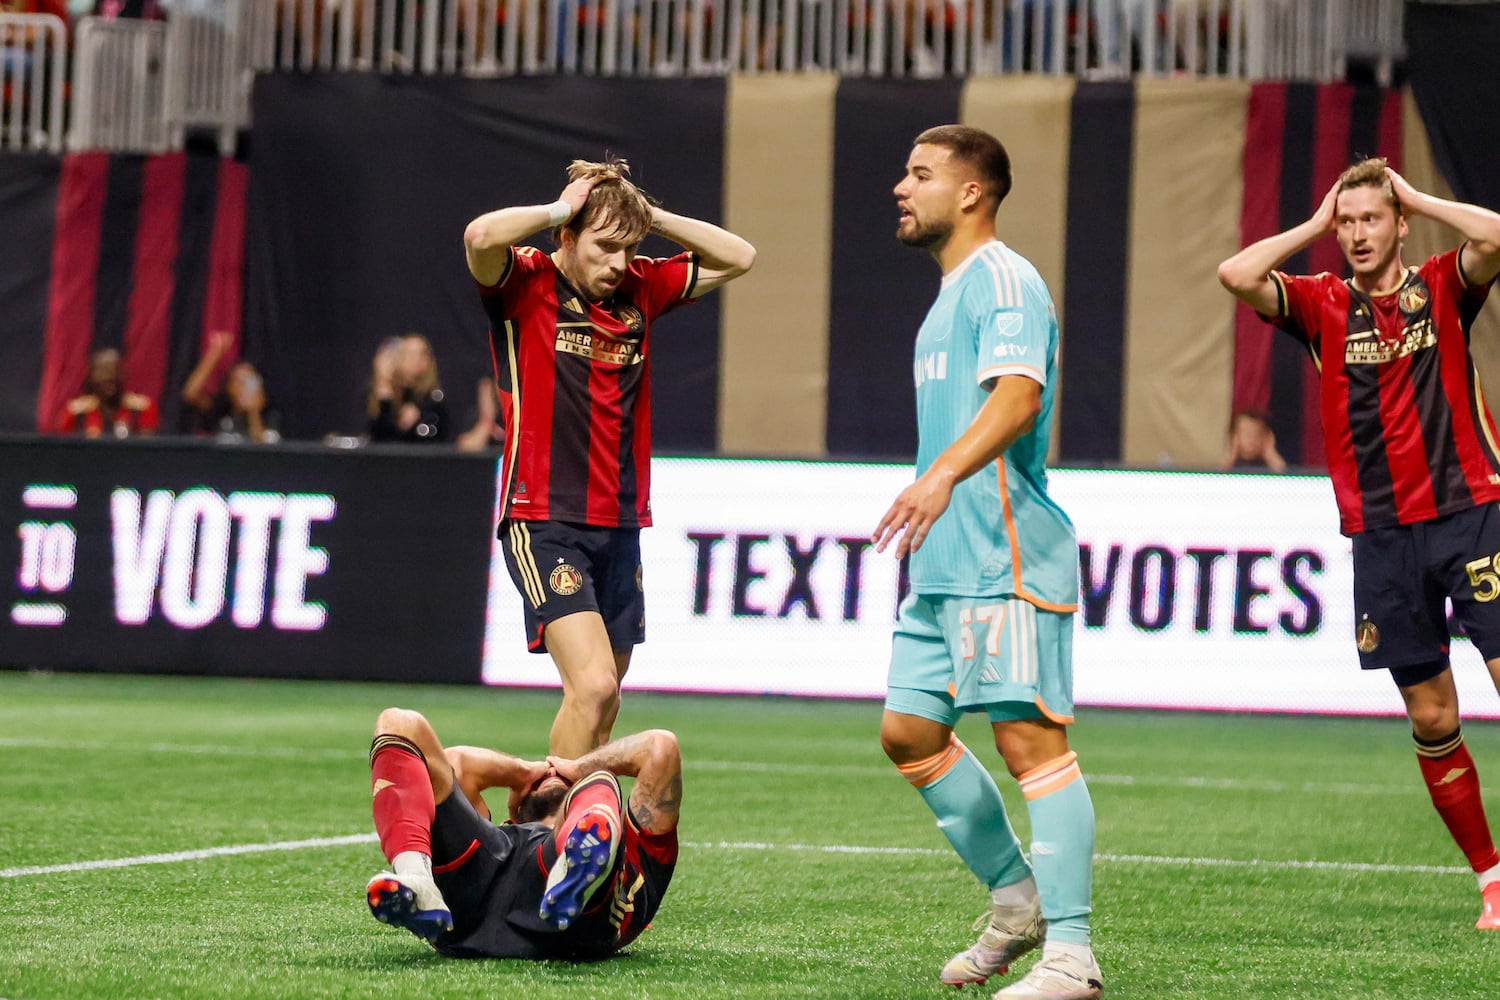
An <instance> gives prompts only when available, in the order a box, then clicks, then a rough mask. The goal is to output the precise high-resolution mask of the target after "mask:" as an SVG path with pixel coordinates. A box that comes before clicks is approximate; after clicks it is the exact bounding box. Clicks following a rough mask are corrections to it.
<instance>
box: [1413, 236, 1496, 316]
mask: <svg viewBox="0 0 1500 1000" xmlns="http://www.w3.org/2000/svg"><path fill="white" fill-rule="evenodd" d="M1424 270H1427V271H1428V272H1429V273H1428V275H1427V276H1426V277H1427V280H1428V282H1429V283H1430V282H1433V281H1439V282H1441V283H1443V284H1445V285H1448V286H1449V287H1450V288H1451V289H1452V290H1453V292H1454V294H1455V295H1457V296H1458V297H1459V298H1460V299H1461V300H1462V301H1463V303H1464V304H1465V305H1470V304H1472V305H1475V306H1478V305H1481V304H1483V302H1484V300H1485V299H1486V298H1488V297H1489V294H1490V285H1491V284H1492V282H1485V283H1484V284H1479V283H1477V282H1472V281H1470V280H1469V276H1468V275H1467V274H1465V273H1464V258H1463V247H1457V248H1456V249H1453V250H1449V251H1448V252H1447V253H1440V254H1437V255H1435V256H1434V257H1433V258H1432V259H1431V260H1430V261H1428V266H1427V267H1426V268H1425V269H1424Z"/></svg>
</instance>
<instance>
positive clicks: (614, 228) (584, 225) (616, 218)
mask: <svg viewBox="0 0 1500 1000" xmlns="http://www.w3.org/2000/svg"><path fill="white" fill-rule="evenodd" d="M589 177H597V178H599V183H597V184H595V185H594V187H593V189H592V190H590V191H589V196H588V200H587V201H585V202H584V203H583V208H581V209H579V210H578V212H577V213H576V214H575V215H574V216H573V218H571V219H569V220H568V221H567V223H566V224H564V225H562V226H559V227H558V228H557V231H556V232H555V233H554V236H555V238H556V239H557V241H558V242H561V239H562V232H563V230H565V229H566V230H568V231H570V232H572V233H573V235H574V236H577V235H578V234H579V233H581V232H583V231H584V230H585V229H591V228H593V227H594V226H596V225H598V226H599V227H600V229H601V230H605V232H604V235H607V236H609V237H610V238H611V239H616V240H619V241H620V242H621V243H626V244H631V243H639V242H640V241H641V240H643V239H645V238H646V234H647V233H649V232H650V231H651V223H652V216H651V206H652V205H654V204H655V203H656V202H655V201H654V199H652V197H651V196H650V195H648V194H647V193H646V192H645V191H642V190H641V189H640V187H638V186H637V185H636V184H635V182H633V181H631V180H630V164H629V163H627V162H626V161H625V160H623V159H621V158H620V157H617V156H614V155H613V154H609V153H606V154H605V157H604V160H603V162H594V161H591V160H574V161H573V162H572V163H570V164H568V182H569V183H572V182H573V181H576V180H580V179H583V178H589ZM606 227H607V228H606Z"/></svg>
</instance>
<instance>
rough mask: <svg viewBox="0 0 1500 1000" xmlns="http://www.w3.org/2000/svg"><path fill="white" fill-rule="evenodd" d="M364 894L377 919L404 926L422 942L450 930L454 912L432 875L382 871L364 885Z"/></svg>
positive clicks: (384, 922) (431, 939) (396, 925)
mask: <svg viewBox="0 0 1500 1000" xmlns="http://www.w3.org/2000/svg"><path fill="white" fill-rule="evenodd" d="M365 897H366V899H367V900H368V902H369V904H370V913H371V914H372V915H374V917H375V919H376V920H379V921H380V922H381V923H383V924H391V925H393V926H395V927H405V928H406V929H407V930H409V931H411V932H412V933H413V934H415V935H416V936H417V937H419V938H421V939H422V940H423V941H429V942H430V941H436V940H437V939H438V937H439V936H440V935H441V934H442V933H443V932H444V931H451V930H452V929H453V914H451V913H449V912H448V904H447V902H445V901H444V899H443V894H442V892H440V891H439V890H438V887H437V883H435V882H433V881H432V879H431V878H427V877H424V876H420V875H412V874H406V875H397V874H396V873H394V872H381V873H380V874H379V875H376V876H375V877H374V878H372V879H370V883H369V885H367V886H365Z"/></svg>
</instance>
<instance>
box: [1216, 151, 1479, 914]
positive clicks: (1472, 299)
mask: <svg viewBox="0 0 1500 1000" xmlns="http://www.w3.org/2000/svg"><path fill="white" fill-rule="evenodd" d="M1414 216H1427V217H1428V218H1431V219H1435V220H1437V221H1438V222H1441V223H1443V224H1445V225H1448V226H1451V227H1452V228H1453V229H1456V230H1457V231H1458V233H1459V234H1460V235H1461V236H1462V237H1463V242H1462V243H1461V244H1460V245H1459V246H1458V247H1457V248H1456V249H1453V250H1449V251H1447V252H1446V253H1440V254H1437V255H1435V256H1433V257H1430V258H1428V259H1427V260H1425V261H1423V262H1422V263H1421V264H1419V265H1417V266H1414V267H1409V266H1407V265H1406V264H1405V263H1404V262H1403V261H1402V256H1401V244H1402V240H1403V239H1404V238H1405V237H1406V234H1407V223H1406V220H1407V219H1408V218H1410V217H1414ZM1330 235H1331V236H1333V237H1335V238H1336V239H1337V240H1338V243H1339V249H1340V250H1342V251H1343V254H1344V259H1345V260H1346V261H1347V262H1348V264H1349V268H1350V271H1351V272H1352V277H1350V278H1348V279H1340V278H1338V277H1337V276H1335V275H1332V274H1328V273H1326V272H1325V273H1323V274H1315V275H1293V274H1287V273H1285V272H1283V271H1280V270H1277V268H1279V267H1280V266H1281V264H1282V263H1283V262H1285V261H1286V260H1287V258H1289V257H1291V256H1292V255H1293V254H1295V253H1297V252H1299V251H1300V250H1302V249H1304V248H1305V247H1308V246H1311V245H1312V244H1313V243H1315V242H1316V241H1318V240H1320V239H1323V238H1325V237H1327V236H1330ZM1496 274H1500V215H1497V214H1496V213H1494V212H1491V211H1489V210H1487V209H1483V208H1479V207H1477V206H1475V205H1466V204H1462V203H1460V202H1455V201H1448V200H1445V199H1442V198H1436V197H1434V196H1432V195H1430V194H1425V193H1423V192H1421V191H1418V190H1416V189H1415V188H1414V187H1412V186H1411V184H1409V183H1408V182H1407V181H1406V179H1405V178H1403V177H1402V176H1401V175H1400V174H1398V173H1396V172H1395V171H1394V170H1391V169H1390V168H1389V167H1388V166H1387V165H1386V162H1385V160H1382V159H1368V160H1364V161H1362V162H1360V163H1357V164H1355V165H1354V166H1352V167H1350V168H1349V169H1347V170H1345V171H1344V172H1343V173H1342V174H1341V175H1340V176H1339V178H1338V180H1337V181H1335V182H1334V184H1333V186H1332V187H1331V188H1329V189H1328V193H1327V194H1326V195H1324V197H1323V201H1322V204H1320V205H1319V206H1318V209H1317V211H1316V212H1314V213H1313V215H1312V217H1311V218H1309V219H1308V220H1307V221H1306V222H1303V223H1301V224H1300V225H1298V226H1295V227H1293V228H1291V229H1289V230H1287V231H1286V232H1284V233H1279V234H1277V235H1275V236H1271V237H1268V238H1267V239H1264V240H1261V241H1259V242H1257V243H1254V244H1251V245H1250V246H1248V247H1246V248H1245V249H1244V250H1241V251H1240V252H1239V253H1237V254H1235V255H1234V256H1233V257H1231V258H1229V259H1228V260H1226V261H1224V262H1223V263H1222V264H1220V265H1219V280H1220V281H1221V282H1222V283H1223V284H1224V287H1225V288H1227V289H1228V290H1229V291H1230V292H1232V293H1233V294H1234V295H1235V296H1236V297H1237V298H1239V299H1240V300H1241V301H1243V302H1246V303H1248V304H1249V305H1250V306H1252V307H1253V308H1254V309H1255V310H1256V312H1258V313H1260V314H1261V315H1262V316H1263V317H1264V318H1266V319H1267V320H1269V321H1270V322H1272V323H1274V324H1275V325H1276V326H1277V327H1279V328H1280V329H1282V330H1284V331H1285V332H1287V333H1288V334H1290V335H1291V336H1292V337H1294V338H1296V340H1297V341H1298V342H1299V343H1300V344H1302V346H1303V347H1305V348H1306V349H1307V351H1308V353H1310V354H1311V355H1312V358H1313V362H1314V364H1316V365H1317V366H1318V372H1319V382H1320V386H1321V393H1320V396H1321V400H1320V409H1321V413H1322V419H1323V435H1324V439H1325V443H1326V447H1327V451H1328V471H1329V475H1330V477H1331V478H1332V480H1333V490H1334V497H1335V499H1336V500H1337V501H1338V506H1339V516H1340V522H1341V527H1342V530H1343V532H1344V534H1346V535H1348V536H1350V538H1351V539H1352V542H1353V549H1354V614H1355V632H1354V636H1353V638H1354V641H1355V645H1356V648H1357V649H1358V651H1359V658H1360V665H1361V666H1362V667H1364V668H1365V669H1367V670H1377V669H1383V670H1389V671H1390V674H1391V679H1392V680H1393V681H1394V682H1395V683H1396V686H1397V688H1398V689H1399V690H1400V692H1401V697H1402V699H1403V701H1404V702H1405V704H1406V713H1407V715H1408V716H1409V717H1410V719H1411V725H1412V738H1413V740H1414V741H1415V743H1416V752H1417V761H1418V763H1419V765H1420V767H1421V771H1422V776H1423V778H1424V780H1425V783H1426V785H1427V790H1428V793H1429V794H1430V795H1431V797H1432V802H1433V805H1434V806H1436V807H1437V811H1438V814H1439V815H1440V816H1441V817H1442V819H1443V821H1444V823H1445V824H1446V825H1447V827H1448V830H1449V832H1450V833H1451V834H1452V835H1453V839H1454V840H1455V841H1456V842H1457V843H1458V846H1459V848H1460V849H1461V850H1462V851H1463V853H1464V856H1465V857H1466V858H1467V859H1468V861H1469V864H1470V866H1471V867H1472V868H1473V869H1474V871H1475V873H1476V874H1477V876H1478V879H1479V885H1480V890H1481V893H1482V913H1481V916H1480V919H1479V922H1478V925H1477V926H1478V927H1480V928H1481V929H1487V930H1500V854H1497V853H1496V851H1495V845H1494V841H1493V839H1492V837H1491V835H1490V830H1489V825H1488V822H1487V821H1486V819H1485V814H1484V803H1483V801H1482V799H1481V798H1480V791H1479V779H1478V776H1477V775H1476V773H1475V769H1474V761H1473V759H1472V758H1471V757H1470V755H1469V751H1468V749H1467V748H1466V747H1465V746H1464V741H1463V732H1462V729H1461V728H1460V724H1459V706H1458V692H1457V689H1456V687H1455V685H1454V682H1453V674H1452V671H1451V670H1450V668H1449V661H1448V643H1449V635H1448V616H1447V610H1446V607H1445V602H1446V601H1447V600H1448V599H1451V600H1452V602H1453V609H1454V612H1455V614H1456V616H1457V618H1458V620H1459V622H1461V623H1462V625H1463V628H1464V632H1465V633H1466V634H1467V635H1468V636H1469V638H1471V639H1472V640H1473V641H1474V645H1475V647H1476V648H1477V649H1478V650H1479V651H1480V653H1481V654H1482V655H1483V656H1484V659H1485V663H1486V666H1487V667H1488V668H1489V672H1490V676H1491V678H1492V679H1493V681H1494V682H1495V685H1496V687H1497V689H1500V601H1496V598H1497V597H1500V506H1497V504H1496V501H1497V500H1500V445H1497V441H1500V435H1497V433H1496V428H1495V421H1494V418H1493V417H1492V416H1491V415H1490V412H1489V410H1488V408H1487V407H1486V406H1485V402H1484V397H1483V394H1482V392H1481V390H1480V386H1479V377H1478V374H1477V372H1476V370H1475V368H1474V362H1473V359H1472V358H1471V357H1470V354H1469V330H1470V327H1471V326H1472V324H1473V322H1474V319H1475V317H1476V316H1477V315H1478V313H1479V309H1480V307H1481V306H1482V305H1483V303H1484V300H1485V297H1486V296H1487V295H1488V293H1489V286H1490V282H1491V281H1493V280H1494V278H1495V276H1496Z"/></svg>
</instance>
